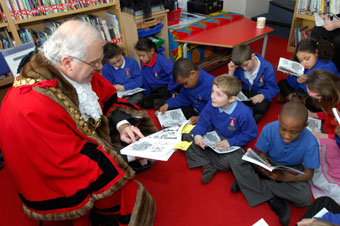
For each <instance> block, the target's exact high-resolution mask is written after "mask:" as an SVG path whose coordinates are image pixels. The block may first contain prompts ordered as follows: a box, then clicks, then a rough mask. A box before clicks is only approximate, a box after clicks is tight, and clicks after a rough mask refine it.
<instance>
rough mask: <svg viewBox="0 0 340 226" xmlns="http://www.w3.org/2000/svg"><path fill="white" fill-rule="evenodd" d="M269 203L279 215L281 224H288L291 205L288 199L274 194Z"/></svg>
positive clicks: (285, 225)
mask: <svg viewBox="0 0 340 226" xmlns="http://www.w3.org/2000/svg"><path fill="white" fill-rule="evenodd" d="M268 203H269V206H270V208H271V209H272V210H273V211H274V212H275V213H276V215H278V216H279V219H280V223H281V225H284V226H288V225H289V218H290V206H289V203H288V201H287V200H285V199H281V198H279V197H277V196H274V198H272V199H271V200H269V201H268Z"/></svg>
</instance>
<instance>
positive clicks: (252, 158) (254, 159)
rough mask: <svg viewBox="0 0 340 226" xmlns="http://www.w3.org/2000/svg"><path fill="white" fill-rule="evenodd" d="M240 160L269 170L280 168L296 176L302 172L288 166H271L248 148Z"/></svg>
mask: <svg viewBox="0 0 340 226" xmlns="http://www.w3.org/2000/svg"><path fill="white" fill-rule="evenodd" d="M242 160H244V161H248V162H250V163H253V164H256V165H258V166H260V167H262V168H264V169H266V170H268V171H270V172H272V171H274V170H280V171H282V172H285V171H288V172H290V173H293V174H296V175H297V176H301V175H303V174H304V172H302V171H300V170H297V169H295V168H292V167H288V166H282V165H278V166H271V165H269V164H268V163H267V162H266V161H264V160H263V159H262V158H261V157H260V156H259V155H258V154H257V153H256V152H255V151H254V150H253V149H251V148H248V150H247V152H246V153H245V154H244V155H243V156H242Z"/></svg>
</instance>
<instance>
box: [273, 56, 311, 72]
mask: <svg viewBox="0 0 340 226" xmlns="http://www.w3.org/2000/svg"><path fill="white" fill-rule="evenodd" d="M277 70H278V71H281V72H283V73H287V74H290V75H295V76H301V75H303V73H304V71H305V68H304V67H303V66H302V64H300V63H298V62H295V61H292V60H287V59H285V58H282V57H280V60H279V65H278V66H277Z"/></svg>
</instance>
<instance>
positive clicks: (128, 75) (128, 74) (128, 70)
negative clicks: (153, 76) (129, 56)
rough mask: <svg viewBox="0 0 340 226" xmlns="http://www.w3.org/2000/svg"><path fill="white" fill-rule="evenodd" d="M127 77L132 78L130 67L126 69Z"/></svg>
mask: <svg viewBox="0 0 340 226" xmlns="http://www.w3.org/2000/svg"><path fill="white" fill-rule="evenodd" d="M125 74H126V78H130V77H131V76H130V69H125Z"/></svg>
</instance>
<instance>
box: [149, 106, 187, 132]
mask: <svg viewBox="0 0 340 226" xmlns="http://www.w3.org/2000/svg"><path fill="white" fill-rule="evenodd" d="M155 115H156V116H157V118H158V120H159V123H160V124H161V126H162V128H167V127H172V126H178V125H181V124H182V123H183V122H185V121H187V119H186V118H185V116H184V114H183V111H182V110H181V109H180V108H178V109H173V110H168V111H166V112H164V114H161V113H160V112H159V111H156V113H155Z"/></svg>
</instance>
